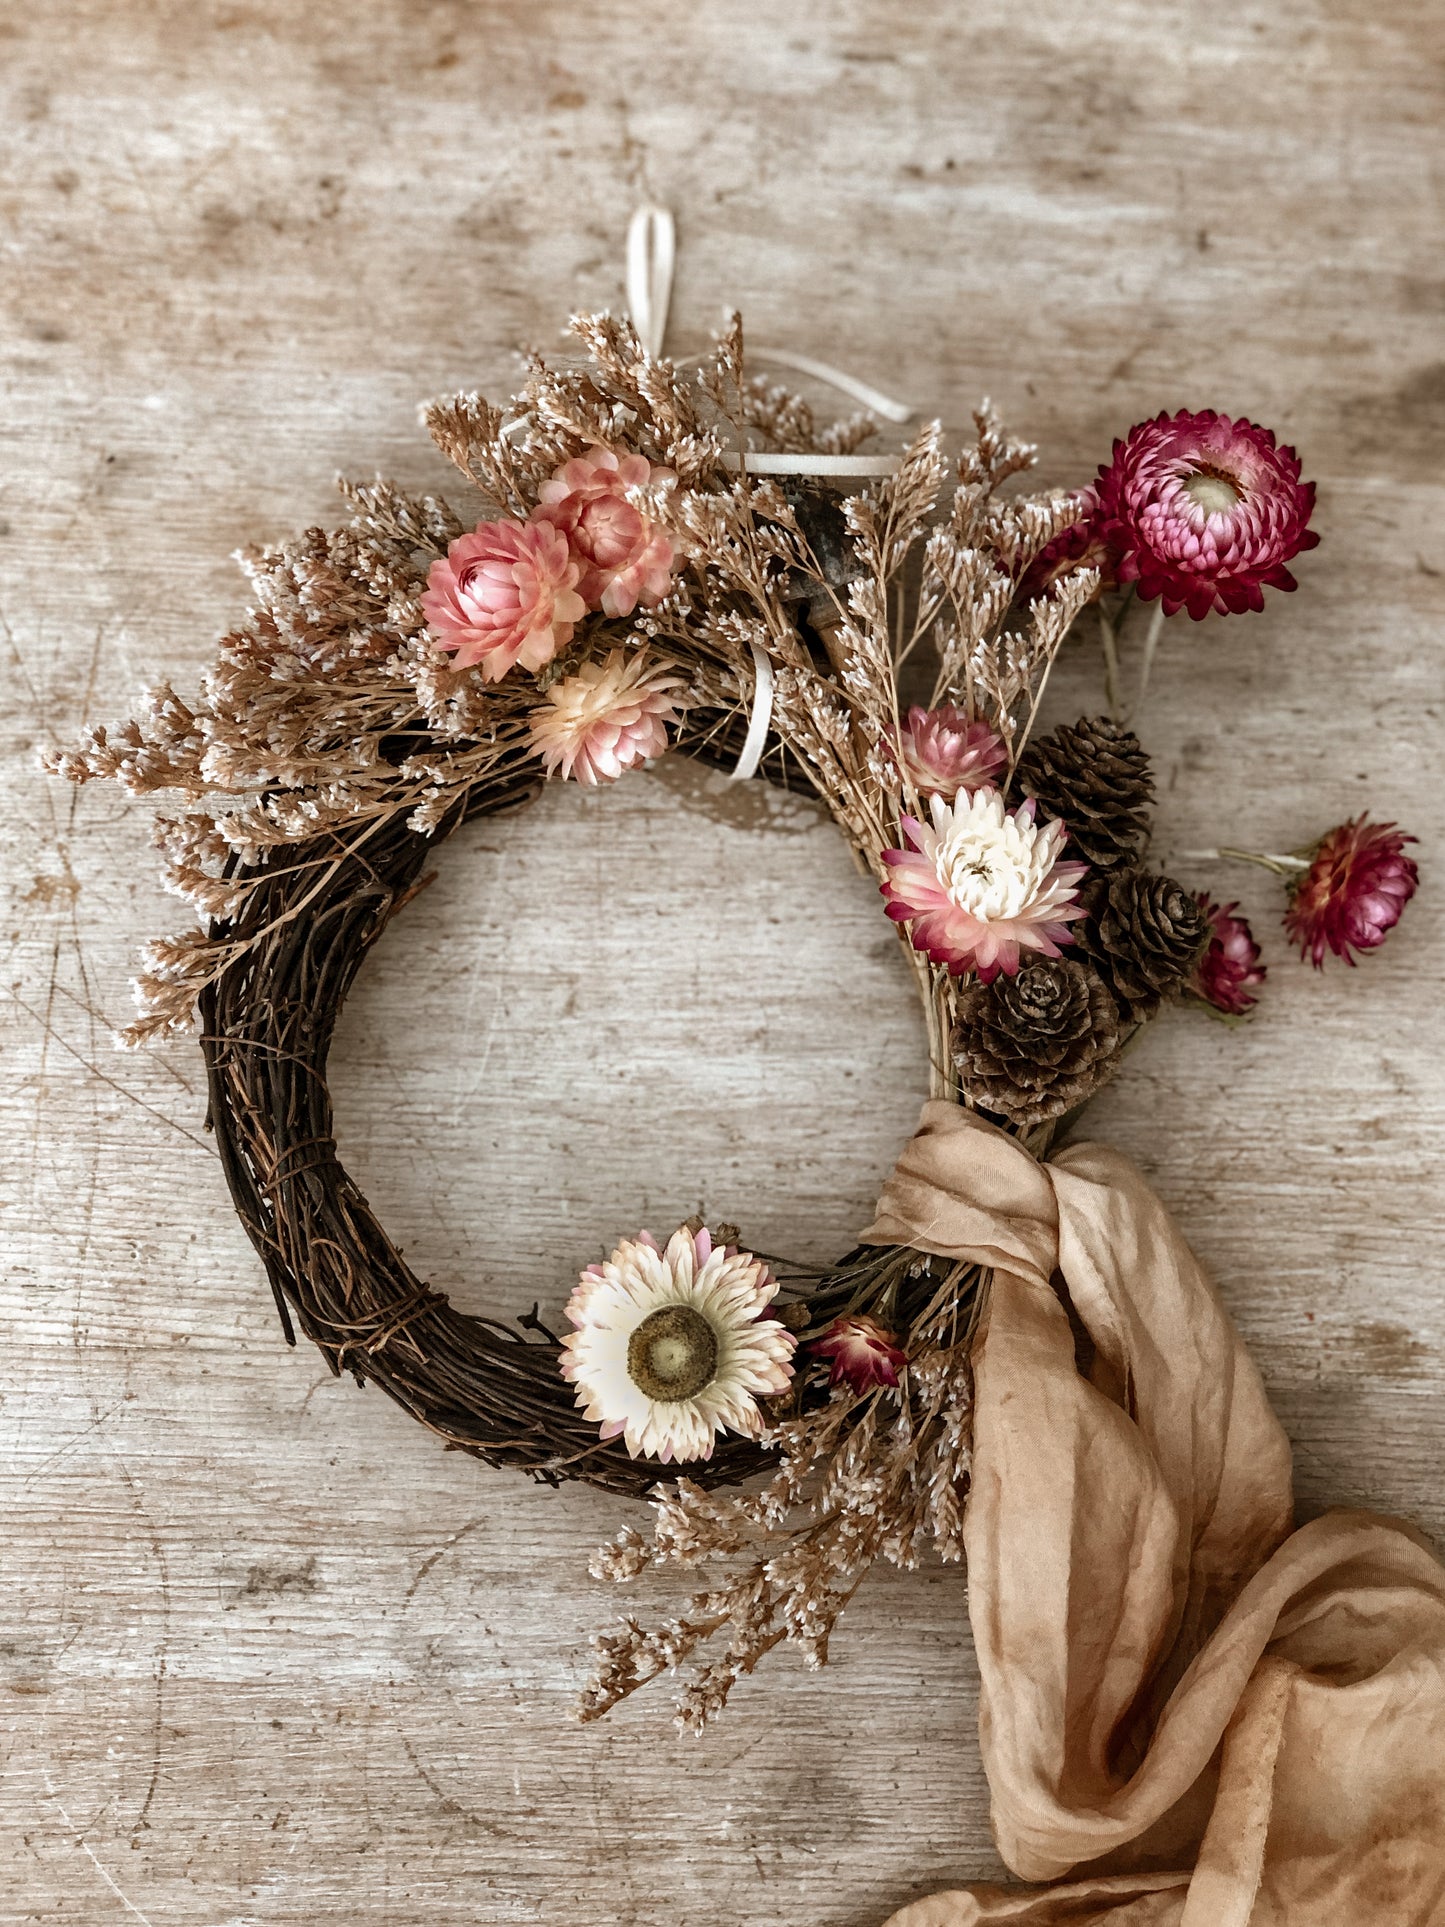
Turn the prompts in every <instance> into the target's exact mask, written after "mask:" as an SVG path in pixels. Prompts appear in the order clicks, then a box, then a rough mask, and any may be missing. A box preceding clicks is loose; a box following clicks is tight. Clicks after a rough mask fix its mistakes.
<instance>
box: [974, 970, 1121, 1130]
mask: <svg viewBox="0 0 1445 1927" xmlns="http://www.w3.org/2000/svg"><path fill="white" fill-rule="evenodd" d="M954 1044H955V1046H956V1048H955V1051H954V1060H953V1061H954V1062H955V1064H957V1066H958V1069H959V1072H960V1075H961V1081H962V1084H963V1088H964V1090H965V1091H966V1092H967V1093H968V1095H969V1096H970V1097H971V1098H973V1099H974V1100H975V1101H976V1102H977V1103H979V1104H981V1105H982V1106H983V1107H984V1109H985V1110H988V1111H992V1112H993V1113H994V1114H995V1116H998V1117H1005V1118H1007V1119H1008V1120H1009V1122H1010V1123H1012V1124H1018V1125H1022V1126H1023V1127H1024V1128H1025V1129H1026V1130H1027V1129H1031V1128H1032V1127H1033V1126H1034V1125H1035V1124H1042V1123H1043V1122H1044V1121H1045V1120H1046V1119H1047V1118H1051V1117H1062V1115H1063V1114H1064V1112H1065V1111H1068V1110H1072V1108H1073V1107H1074V1105H1076V1104H1081V1103H1082V1102H1083V1100H1084V1099H1085V1098H1086V1097H1088V1096H1090V1095H1091V1093H1092V1092H1094V1091H1095V1090H1097V1089H1098V1087H1099V1085H1100V1084H1102V1083H1103V1082H1104V1080H1105V1078H1106V1077H1108V1076H1109V1074H1110V1072H1111V1071H1112V1070H1113V1069H1114V1065H1115V1060H1116V1058H1117V1055H1118V1050H1119V1044H1120V1031H1119V1018H1118V1014H1117V1012H1116V1011H1115V1008H1114V999H1113V998H1112V997H1111V996H1110V994H1109V990H1108V987H1107V986H1106V985H1105V984H1104V983H1103V982H1102V981H1101V980H1100V978H1099V977H1098V976H1097V975H1096V974H1095V973H1094V972H1093V971H1092V970H1091V969H1090V968H1089V967H1088V965H1087V964H1083V963H1076V962H1075V961H1074V960H1073V958H1071V957H1040V956H1038V955H1029V956H1026V957H1025V958H1024V959H1023V961H1022V963H1021V964H1020V965H1019V971H1018V975H1017V976H1016V977H1004V976H999V977H995V978H994V980H993V982H992V983H989V984H981V983H978V982H977V981H975V982H974V983H972V984H970V985H969V986H968V987H967V989H965V990H964V991H963V992H962V993H961V994H960V996H959V1000H958V1027H957V1029H956V1030H955V1032H954Z"/></svg>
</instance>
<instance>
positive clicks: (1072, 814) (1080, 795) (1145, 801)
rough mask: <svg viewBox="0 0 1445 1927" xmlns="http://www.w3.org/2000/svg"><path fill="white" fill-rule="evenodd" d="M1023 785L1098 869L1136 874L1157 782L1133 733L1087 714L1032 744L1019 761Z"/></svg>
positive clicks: (1042, 812)
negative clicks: (1120, 870) (1132, 871)
mask: <svg viewBox="0 0 1445 1927" xmlns="http://www.w3.org/2000/svg"><path fill="white" fill-rule="evenodd" d="M1018 784H1019V788H1020V789H1021V790H1022V791H1023V793H1024V795H1025V796H1031V797H1033V799H1034V801H1035V802H1036V803H1037V804H1038V806H1039V814H1040V815H1041V816H1043V817H1044V818H1046V819H1047V818H1049V817H1056V818H1057V819H1058V821H1059V822H1061V823H1062V824H1063V825H1064V827H1065V828H1066V829H1067V830H1068V832H1069V844H1070V854H1071V855H1072V854H1073V853H1074V852H1075V851H1077V853H1078V854H1079V855H1080V856H1082V857H1085V858H1087V860H1088V861H1089V862H1090V863H1091V864H1092V865H1093V866H1094V868H1095V869H1096V870H1117V869H1121V868H1130V867H1132V866H1133V865H1134V864H1136V863H1137V862H1138V861H1139V857H1140V855H1141V854H1142V852H1143V849H1144V843H1145V840H1146V838H1147V837H1148V835H1149V805H1150V804H1151V803H1152V802H1153V800H1154V779H1153V777H1152V776H1151V774H1150V772H1149V758H1148V756H1147V755H1146V754H1145V752H1144V746H1143V744H1142V743H1141V742H1140V741H1139V738H1138V737H1137V736H1136V735H1135V734H1134V732H1133V730H1132V729H1125V728H1123V727H1122V726H1121V725H1120V724H1119V723H1116V722H1114V721H1112V720H1111V719H1110V718H1109V717H1108V716H1083V717H1081V718H1080V719H1079V721H1078V722H1076V723H1073V724H1068V723H1065V724H1064V725H1063V726H1062V727H1060V728H1059V729H1056V730H1054V731H1052V733H1051V734H1049V735H1048V736H1042V737H1040V738H1039V740H1038V741H1037V742H1035V743H1031V744H1030V745H1029V747H1028V748H1027V749H1026V750H1025V751H1024V753H1023V755H1022V756H1021V757H1020V758H1019V766H1018Z"/></svg>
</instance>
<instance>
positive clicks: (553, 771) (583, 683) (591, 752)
mask: <svg viewBox="0 0 1445 1927" xmlns="http://www.w3.org/2000/svg"><path fill="white" fill-rule="evenodd" d="M670 668H671V665H670V664H666V665H663V664H656V665H654V664H652V663H650V662H649V660H648V658H647V654H646V651H644V650H639V651H637V652H635V653H634V654H632V655H630V656H629V655H626V654H624V652H623V651H622V650H621V649H614V650H613V651H612V653H611V655H610V656H608V658H607V660H606V661H605V662H584V663H583V664H582V666H581V668H580V669H578V670H577V671H576V672H575V673H574V674H573V675H570V676H564V677H563V678H561V680H560V681H558V682H554V683H553V684H552V686H551V687H550V689H548V690H547V692H546V700H545V702H544V703H543V704H542V705H541V707H540V708H538V709H534V710H533V711H532V716H531V736H532V747H533V748H534V749H535V750H536V752H537V754H538V755H539V756H540V757H541V758H542V761H543V763H544V764H545V765H546V769H547V774H548V775H549V776H561V777H563V778H566V777H568V776H570V777H572V778H573V779H574V781H576V782H578V783H585V784H586V785H587V786H588V787H589V788H592V787H595V785H596V784H598V783H613V782H615V781H616V780H617V778H618V777H619V776H620V775H621V774H622V772H623V770H625V769H631V768H632V767H633V766H634V765H635V764H637V763H645V762H646V761H647V760H648V758H649V757H651V756H661V754H662V752H663V751H664V750H665V749H666V748H667V725H668V723H670V722H674V721H676V719H677V713H678V698H677V691H678V690H680V689H682V688H683V687H684V686H685V679H684V678H683V677H682V676H678V675H673V674H669V673H668V672H669V670H670Z"/></svg>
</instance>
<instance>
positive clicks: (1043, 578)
mask: <svg viewBox="0 0 1445 1927" xmlns="http://www.w3.org/2000/svg"><path fill="white" fill-rule="evenodd" d="M1077 500H1078V505H1079V519H1078V521H1077V522H1071V523H1070V524H1069V526H1068V527H1067V528H1066V529H1060V531H1059V533H1058V534H1057V535H1056V536H1055V537H1054V538H1053V540H1052V541H1050V542H1046V543H1045V544H1044V546H1043V547H1042V548H1041V549H1040V550H1039V552H1038V554H1037V555H1036V556H1035V557H1034V559H1033V561H1032V562H1031V563H1030V564H1029V566H1028V568H1027V569H1025V570H1024V573H1023V575H1022V577H1021V578H1020V580H1019V587H1018V594H1019V600H1020V601H1021V602H1036V601H1037V600H1038V599H1039V598H1040V597H1041V596H1043V597H1049V596H1052V595H1054V594H1055V592H1056V591H1057V589H1058V585H1059V582H1060V580H1061V579H1062V578H1063V577H1064V576H1066V575H1072V574H1073V572H1074V570H1075V569H1097V570H1098V571H1099V586H1098V588H1097V589H1096V590H1095V591H1094V593H1093V595H1092V596H1091V597H1090V598H1089V600H1090V601H1091V602H1097V601H1098V599H1099V597H1100V596H1101V595H1102V594H1103V592H1104V591H1105V589H1112V588H1113V587H1114V551H1113V550H1112V549H1111V548H1110V547H1109V544H1108V542H1107V541H1106V540H1105V539H1104V531H1103V526H1102V524H1101V522H1100V520H1099V492H1098V490H1097V489H1096V488H1095V487H1094V486H1093V484H1092V483H1091V484H1090V485H1089V487H1088V488H1084V489H1080V490H1079V491H1078V494H1077Z"/></svg>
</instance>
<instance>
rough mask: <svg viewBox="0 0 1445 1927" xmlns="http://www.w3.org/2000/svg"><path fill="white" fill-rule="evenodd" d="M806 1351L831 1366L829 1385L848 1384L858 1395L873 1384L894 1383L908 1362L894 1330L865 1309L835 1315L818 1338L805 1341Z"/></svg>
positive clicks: (869, 1388) (871, 1388) (869, 1389)
mask: <svg viewBox="0 0 1445 1927" xmlns="http://www.w3.org/2000/svg"><path fill="white" fill-rule="evenodd" d="M807 1350H808V1351H809V1352H810V1353H811V1354H812V1355H813V1357H814V1358H821V1359H823V1360H825V1361H826V1362H827V1363H829V1364H830V1365H831V1366H832V1370H831V1371H830V1372H829V1374H828V1383H829V1384H830V1385H849V1386H851V1387H852V1389H853V1390H854V1391H855V1392H858V1393H860V1394H861V1393H863V1392H871V1391H872V1390H873V1388H874V1387H875V1386H877V1385H896V1384H897V1383H898V1374H899V1373H900V1372H901V1371H902V1370H903V1367H904V1366H905V1365H906V1364H907V1363H908V1354H907V1353H906V1352H905V1351H904V1350H903V1349H902V1348H901V1346H900V1345H899V1343H898V1339H897V1335H896V1333H894V1332H891V1331H889V1330H888V1328H887V1326H885V1325H880V1324H879V1322H878V1320H877V1319H876V1318H870V1317H869V1316H868V1314H867V1313H866V1312H852V1313H849V1314H847V1315H845V1316H844V1317H842V1318H835V1319H834V1320H833V1322H832V1324H831V1325H829V1327H828V1329H827V1330H826V1331H825V1332H824V1333H823V1335H822V1337H821V1338H814V1339H812V1340H810V1341H809V1344H808V1346H807Z"/></svg>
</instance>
